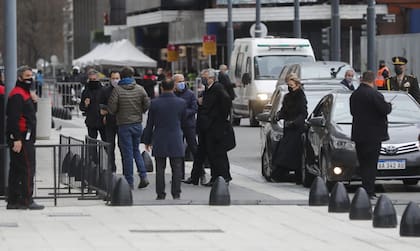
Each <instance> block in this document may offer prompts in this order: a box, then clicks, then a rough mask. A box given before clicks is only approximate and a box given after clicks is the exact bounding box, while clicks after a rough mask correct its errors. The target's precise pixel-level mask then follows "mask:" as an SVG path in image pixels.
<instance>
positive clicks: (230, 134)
mask: <svg viewBox="0 0 420 251" xmlns="http://www.w3.org/2000/svg"><path fill="white" fill-rule="evenodd" d="M223 146H224V149H225V150H226V151H230V150H232V149H233V148H235V147H236V139H235V131H234V130H233V127H232V124H231V123H230V122H229V121H226V122H225V128H224V131H223Z"/></svg>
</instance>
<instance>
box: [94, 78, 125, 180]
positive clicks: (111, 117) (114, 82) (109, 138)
mask: <svg viewBox="0 0 420 251" xmlns="http://www.w3.org/2000/svg"><path fill="white" fill-rule="evenodd" d="M109 80H110V85H109V86H107V87H106V88H104V90H103V92H102V97H101V101H100V105H99V106H100V109H101V111H100V112H101V115H103V116H104V118H103V120H102V121H103V124H104V126H105V141H106V142H107V143H109V144H110V147H109V151H108V154H109V155H108V156H109V162H110V164H111V169H112V172H114V173H115V172H116V170H117V167H116V165H115V136H116V135H117V130H118V127H117V121H116V118H115V114H112V113H111V112H110V111H109V107H108V99H109V97H110V96H111V93H112V91H113V90H114V88H115V87H117V86H118V82H119V81H120V80H121V77H120V73H119V72H118V71H115V70H113V71H111V75H110V77H109Z"/></svg>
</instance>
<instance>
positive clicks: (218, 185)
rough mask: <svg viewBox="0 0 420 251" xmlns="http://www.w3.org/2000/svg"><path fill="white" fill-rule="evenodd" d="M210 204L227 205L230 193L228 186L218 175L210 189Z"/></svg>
mask: <svg viewBox="0 0 420 251" xmlns="http://www.w3.org/2000/svg"><path fill="white" fill-rule="evenodd" d="M209 205H210V206H229V205H230V193H229V186H228V184H227V183H226V181H225V179H223V177H221V176H219V177H217V179H216V182H214V184H213V186H212V188H211V191H210V200H209Z"/></svg>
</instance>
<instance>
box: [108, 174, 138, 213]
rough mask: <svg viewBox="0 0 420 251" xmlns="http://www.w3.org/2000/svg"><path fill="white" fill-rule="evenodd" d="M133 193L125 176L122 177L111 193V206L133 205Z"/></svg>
mask: <svg viewBox="0 0 420 251" xmlns="http://www.w3.org/2000/svg"><path fill="white" fill-rule="evenodd" d="M132 205H133V194H132V193H131V188H130V185H129V184H128V182H127V180H126V179H125V178H124V177H120V178H119V179H118V181H117V184H115V187H114V189H113V190H112V194H111V206H132Z"/></svg>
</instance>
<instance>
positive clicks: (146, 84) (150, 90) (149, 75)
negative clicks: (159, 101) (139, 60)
mask: <svg viewBox="0 0 420 251" xmlns="http://www.w3.org/2000/svg"><path fill="white" fill-rule="evenodd" d="M156 79H157V78H156V76H155V75H153V71H152V70H151V69H148V70H147V71H146V74H144V76H143V79H142V81H141V85H142V86H143V88H144V89H145V90H146V92H147V96H149V98H151V99H152V98H154V97H155V85H156Z"/></svg>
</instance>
